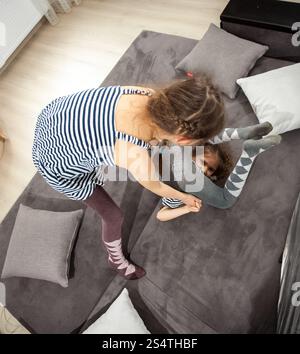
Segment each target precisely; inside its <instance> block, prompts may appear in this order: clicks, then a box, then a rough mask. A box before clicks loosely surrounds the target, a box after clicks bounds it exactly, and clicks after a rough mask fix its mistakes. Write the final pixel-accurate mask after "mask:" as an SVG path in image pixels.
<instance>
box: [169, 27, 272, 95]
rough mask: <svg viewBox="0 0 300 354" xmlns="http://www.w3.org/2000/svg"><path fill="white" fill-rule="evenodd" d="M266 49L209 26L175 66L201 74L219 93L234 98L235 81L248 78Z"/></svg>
mask: <svg viewBox="0 0 300 354" xmlns="http://www.w3.org/2000/svg"><path fill="white" fill-rule="evenodd" d="M268 48H269V47H268V46H263V45H261V44H258V43H255V42H251V41H247V40H245V39H242V38H239V37H237V36H235V35H233V34H231V33H228V32H226V31H223V30H222V29H220V28H219V27H217V26H215V25H214V24H211V25H210V26H209V29H208V30H207V32H206V33H205V34H204V36H203V38H202V39H200V41H199V42H198V43H197V45H196V46H195V47H194V48H193V50H192V51H191V52H190V53H189V54H188V55H187V56H186V57H184V58H183V59H182V60H181V61H180V62H179V63H178V64H177V65H176V69H177V70H182V71H184V72H188V71H190V72H192V73H198V72H204V73H206V74H208V75H209V76H210V77H211V78H212V79H213V82H214V83H215V84H216V85H217V86H218V87H219V88H220V90H221V91H222V92H224V93H225V94H226V95H227V96H228V97H230V98H235V96H236V93H237V91H238V89H239V88H238V85H237V84H236V80H237V79H239V78H241V77H244V76H247V75H248V73H249V71H250V70H251V69H252V68H253V66H254V65H255V63H256V61H257V59H259V58H260V57H262V56H263V55H264V53H265V52H266V51H267V50H268Z"/></svg>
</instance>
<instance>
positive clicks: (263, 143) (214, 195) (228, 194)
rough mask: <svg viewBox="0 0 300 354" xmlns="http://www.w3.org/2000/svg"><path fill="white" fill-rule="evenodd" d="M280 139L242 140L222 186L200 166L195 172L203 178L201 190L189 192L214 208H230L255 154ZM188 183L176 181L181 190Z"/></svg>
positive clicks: (275, 137) (243, 183)
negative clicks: (235, 162)
mask: <svg viewBox="0 0 300 354" xmlns="http://www.w3.org/2000/svg"><path fill="white" fill-rule="evenodd" d="M280 141H281V137H280V135H273V136H268V137H266V138H263V139H259V140H254V139H251V140H246V141H245V142H244V148H243V152H242V155H241V157H240V159H239V161H238V162H237V164H236V166H235V168H234V170H233V172H232V173H231V174H230V176H229V178H228V179H227V182H226V184H225V186H224V188H221V187H218V186H217V185H215V184H214V183H213V182H212V181H211V180H210V179H209V178H208V177H206V176H204V175H203V172H202V171H201V169H200V168H199V169H197V173H199V174H201V175H202V177H203V178H204V186H203V188H202V190H201V191H199V192H191V194H193V195H195V196H196V197H198V198H199V199H201V200H202V202H203V203H206V204H208V205H211V206H214V207H216V208H221V209H227V208H230V207H231V206H232V205H233V204H234V203H235V202H236V201H237V198H238V196H239V195H240V193H241V191H242V189H243V187H244V185H245V183H246V179H247V177H248V174H249V172H250V169H251V167H252V164H253V162H254V160H255V158H256V156H258V155H259V154H260V153H262V152H263V151H266V150H267V149H269V148H271V147H273V146H275V145H278V144H279V143H280ZM174 167H175V166H174V165H173V168H174ZM175 168H176V167H175ZM185 168H188V166H184V169H185ZM183 175H184V174H183ZM183 177H184V176H183ZM198 178H200V177H198ZM189 184H190V182H188V181H186V180H185V179H184V178H183V180H182V181H178V182H177V185H178V186H179V187H180V189H181V190H183V191H188V190H187V186H188V185H189Z"/></svg>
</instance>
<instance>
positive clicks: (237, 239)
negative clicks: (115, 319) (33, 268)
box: [0, 30, 300, 333]
mask: <svg viewBox="0 0 300 354" xmlns="http://www.w3.org/2000/svg"><path fill="white" fill-rule="evenodd" d="M196 43H197V40H195V39H191V38H184V37H180V36H175V35H169V34H163V33H158V32H154V31H147V30H144V31H142V32H141V33H140V34H139V36H138V37H137V38H136V39H135V40H134V41H133V43H132V44H131V45H130V47H129V48H128V50H127V51H126V52H125V53H124V55H123V56H122V57H121V59H120V60H119V61H118V62H117V64H116V65H115V67H114V68H113V69H112V71H111V72H110V73H109V75H108V76H107V78H106V79H105V80H104V81H103V82H102V83H101V85H100V86H107V85H113V84H120V85H139V84H141V85H145V86H146V85H147V84H150V85H151V83H155V84H159V83H164V82H168V81H169V80H171V79H172V78H174V77H175V76H176V75H177V73H176V72H175V70H174V67H175V65H176V64H177V63H178V62H179V61H180V60H181V59H182V58H183V57H184V56H185V55H186V54H187V53H188V52H190V51H191V49H192V48H193V47H194V46H195V44H196ZM289 64H291V62H289V61H284V60H279V59H273V58H267V57H263V58H261V59H260V60H259V61H258V62H257V65H256V66H255V67H254V69H253V70H252V71H251V73H250V75H253V74H256V73H260V72H264V71H267V70H270V69H274V68H279V67H281V66H285V65H289ZM224 99H225V105H226V111H227V116H228V122H227V123H228V124H227V125H228V126H246V125H248V124H254V123H256V122H257V119H256V117H255V115H254V113H253V111H252V108H251V106H250V104H249V103H248V101H247V99H246V97H245V95H244V94H243V93H242V92H241V90H240V91H239V94H238V96H237V98H236V99H235V100H230V99H227V98H226V97H224ZM232 150H233V153H234V159H236V158H237V156H238V154H239V152H240V145H239V143H236V144H233V145H232ZM299 150H300V131H299V130H297V131H291V132H289V133H286V134H284V135H283V141H282V143H281V146H280V148H278V149H274V150H270V151H268V152H266V153H264V154H263V155H261V156H260V157H259V158H258V159H257V161H256V163H255V165H254V168H253V170H252V171H251V174H250V176H249V180H248V182H247V185H246V187H245V189H244V191H243V193H242V195H241V197H240V199H239V201H238V202H237V203H236V205H235V206H234V207H233V208H231V209H228V210H219V209H215V208H213V207H209V206H204V207H203V208H202V210H201V212H200V213H199V214H190V215H187V216H185V217H184V218H180V219H177V220H173V221H170V222H167V223H162V222H159V221H158V220H157V219H156V216H155V215H156V211H157V210H158V208H159V207H160V200H159V197H157V196H156V195H154V194H152V193H150V192H149V191H147V190H144V189H143V188H142V187H141V186H140V185H139V184H137V183H134V182H132V181H128V182H114V183H108V184H107V185H106V186H105V189H106V190H107V191H108V192H109V193H110V195H111V196H112V197H113V199H114V200H115V201H116V202H117V203H118V205H120V207H121V208H122V210H123V211H124V213H125V222H124V225H123V237H124V245H125V248H126V250H127V252H128V254H130V257H131V259H132V260H133V261H134V262H136V263H138V264H140V265H142V266H143V267H144V268H145V269H146V271H147V275H146V276H145V277H143V278H142V279H139V280H135V281H126V280H125V279H123V278H121V277H120V276H119V275H117V274H116V273H115V272H114V271H113V270H111V269H110V268H109V267H108V265H107V261H106V258H107V255H106V252H105V249H104V247H103V246H102V243H101V239H100V233H101V223H100V219H99V217H98V215H97V214H96V213H95V212H94V211H93V210H92V209H90V208H86V207H85V205H84V204H83V203H82V202H79V201H73V200H69V199H67V198H66V197H64V196H63V195H62V194H60V193H58V192H56V191H54V190H53V189H51V187H49V186H48V185H47V184H46V182H45V181H44V180H43V178H42V177H41V176H40V175H39V174H38V173H37V174H35V176H34V177H33V178H32V180H31V181H30V183H29V185H28V186H27V187H26V188H25V190H24V191H23V193H22V194H21V195H20V197H19V198H18V199H17V201H16V202H15V204H14V205H13V207H12V208H11V210H10V211H9V212H8V214H7V216H6V217H5V219H4V220H3V222H2V224H1V226H0V245H1V247H0V270H1V269H2V267H3V264H4V259H5V255H6V251H7V247H8V243H9V239H10V235H11V232H12V229H13V225H14V220H15V217H16V213H17V210H18V206H19V204H20V203H21V202H22V203H23V204H26V205H29V206H31V207H33V208H41V209H48V210H58V211H69V210H76V209H78V208H83V209H84V210H85V213H84V219H83V222H82V225H81V228H80V230H79V234H78V237H77V241H76V244H75V246H74V250H73V253H72V259H71V274H70V282H69V287H68V288H66V289H65V288H62V287H60V286H59V285H56V284H52V283H49V282H46V281H40V280H35V279H29V278H10V279H5V280H3V282H4V283H5V285H6V289H7V307H8V309H9V310H10V312H11V313H12V314H13V315H14V316H15V317H16V318H17V319H18V320H19V321H20V322H21V323H22V324H24V325H25V326H26V327H27V328H28V329H29V330H30V331H31V332H33V333H81V332H82V331H83V330H84V329H85V328H87V326H88V325H89V324H90V323H92V322H93V320H95V319H96V318H98V317H99V316H100V315H101V314H103V313H104V312H105V311H106V309H107V308H108V307H109V305H110V304H111V303H112V302H113V301H114V299H115V298H116V297H117V296H118V295H119V294H120V292H121V291H122V289H123V288H124V287H126V288H127V289H128V290H129V294H130V297H131V299H132V302H133V304H134V306H135V307H136V309H137V310H138V312H139V313H140V316H141V317H142V319H143V320H144V322H145V324H146V326H147V327H148V329H149V331H150V332H152V333H257V332H258V333H259V332H268V333H269V332H274V331H275V330H276V317H277V301H278V294H279V277H280V266H281V265H280V257H281V254H282V251H283V247H284V243H285V238H286V235H287V231H288V226H289V222H290V218H291V215H292V212H293V208H294V205H295V202H296V199H297V196H298V193H299V190H300V160H299V155H298V152H299Z"/></svg>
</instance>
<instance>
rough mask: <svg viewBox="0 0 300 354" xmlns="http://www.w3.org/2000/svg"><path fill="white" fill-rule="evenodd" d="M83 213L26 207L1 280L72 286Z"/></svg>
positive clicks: (23, 208) (18, 222) (14, 233)
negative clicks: (70, 275)
mask: <svg viewBox="0 0 300 354" xmlns="http://www.w3.org/2000/svg"><path fill="white" fill-rule="evenodd" d="M82 215H83V210H81V209H79V210H74V211H69V212H57V211H50V210H40V209H33V208H30V207H28V206H26V205H23V204H22V203H21V204H20V206H19V210H18V214H17V217H16V221H15V224H14V228H13V231H12V235H11V238H10V242H9V246H8V250H7V255H6V258H5V263H4V266H3V270H2V275H1V278H2V279H5V278H9V277H27V278H34V279H41V280H47V281H51V282H54V283H58V284H60V285H61V286H62V287H64V288H66V287H67V286H68V273H69V261H70V255H71V252H72V248H73V244H74V240H75V237H76V236H77V231H78V228H79V226H80V221H81V218H82Z"/></svg>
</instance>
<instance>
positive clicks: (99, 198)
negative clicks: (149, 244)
mask: <svg viewBox="0 0 300 354" xmlns="http://www.w3.org/2000/svg"><path fill="white" fill-rule="evenodd" d="M83 202H84V203H85V204H87V205H88V206H90V207H91V208H93V209H95V210H96V211H97V212H98V214H99V215H100V216H101V219H102V240H103V242H104V245H105V247H106V249H107V252H108V254H109V257H108V260H109V264H110V265H111V266H112V267H113V268H114V269H115V270H117V271H118V273H119V274H120V275H122V276H123V277H125V278H126V279H138V278H141V277H142V276H144V275H145V274H146V272H145V270H144V269H143V268H141V267H139V266H137V265H134V264H132V263H130V262H129V261H128V260H127V259H126V258H125V257H124V254H123V251H122V239H121V229H122V224H123V213H122V211H121V209H120V208H119V207H118V206H117V205H116V203H115V202H114V201H113V200H112V198H111V197H110V196H109V195H108V194H107V192H106V191H105V190H104V189H103V188H102V187H101V186H99V185H97V186H96V188H95V190H94V192H93V194H92V195H91V196H90V197H88V198H87V199H85V200H84V201H83Z"/></svg>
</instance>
